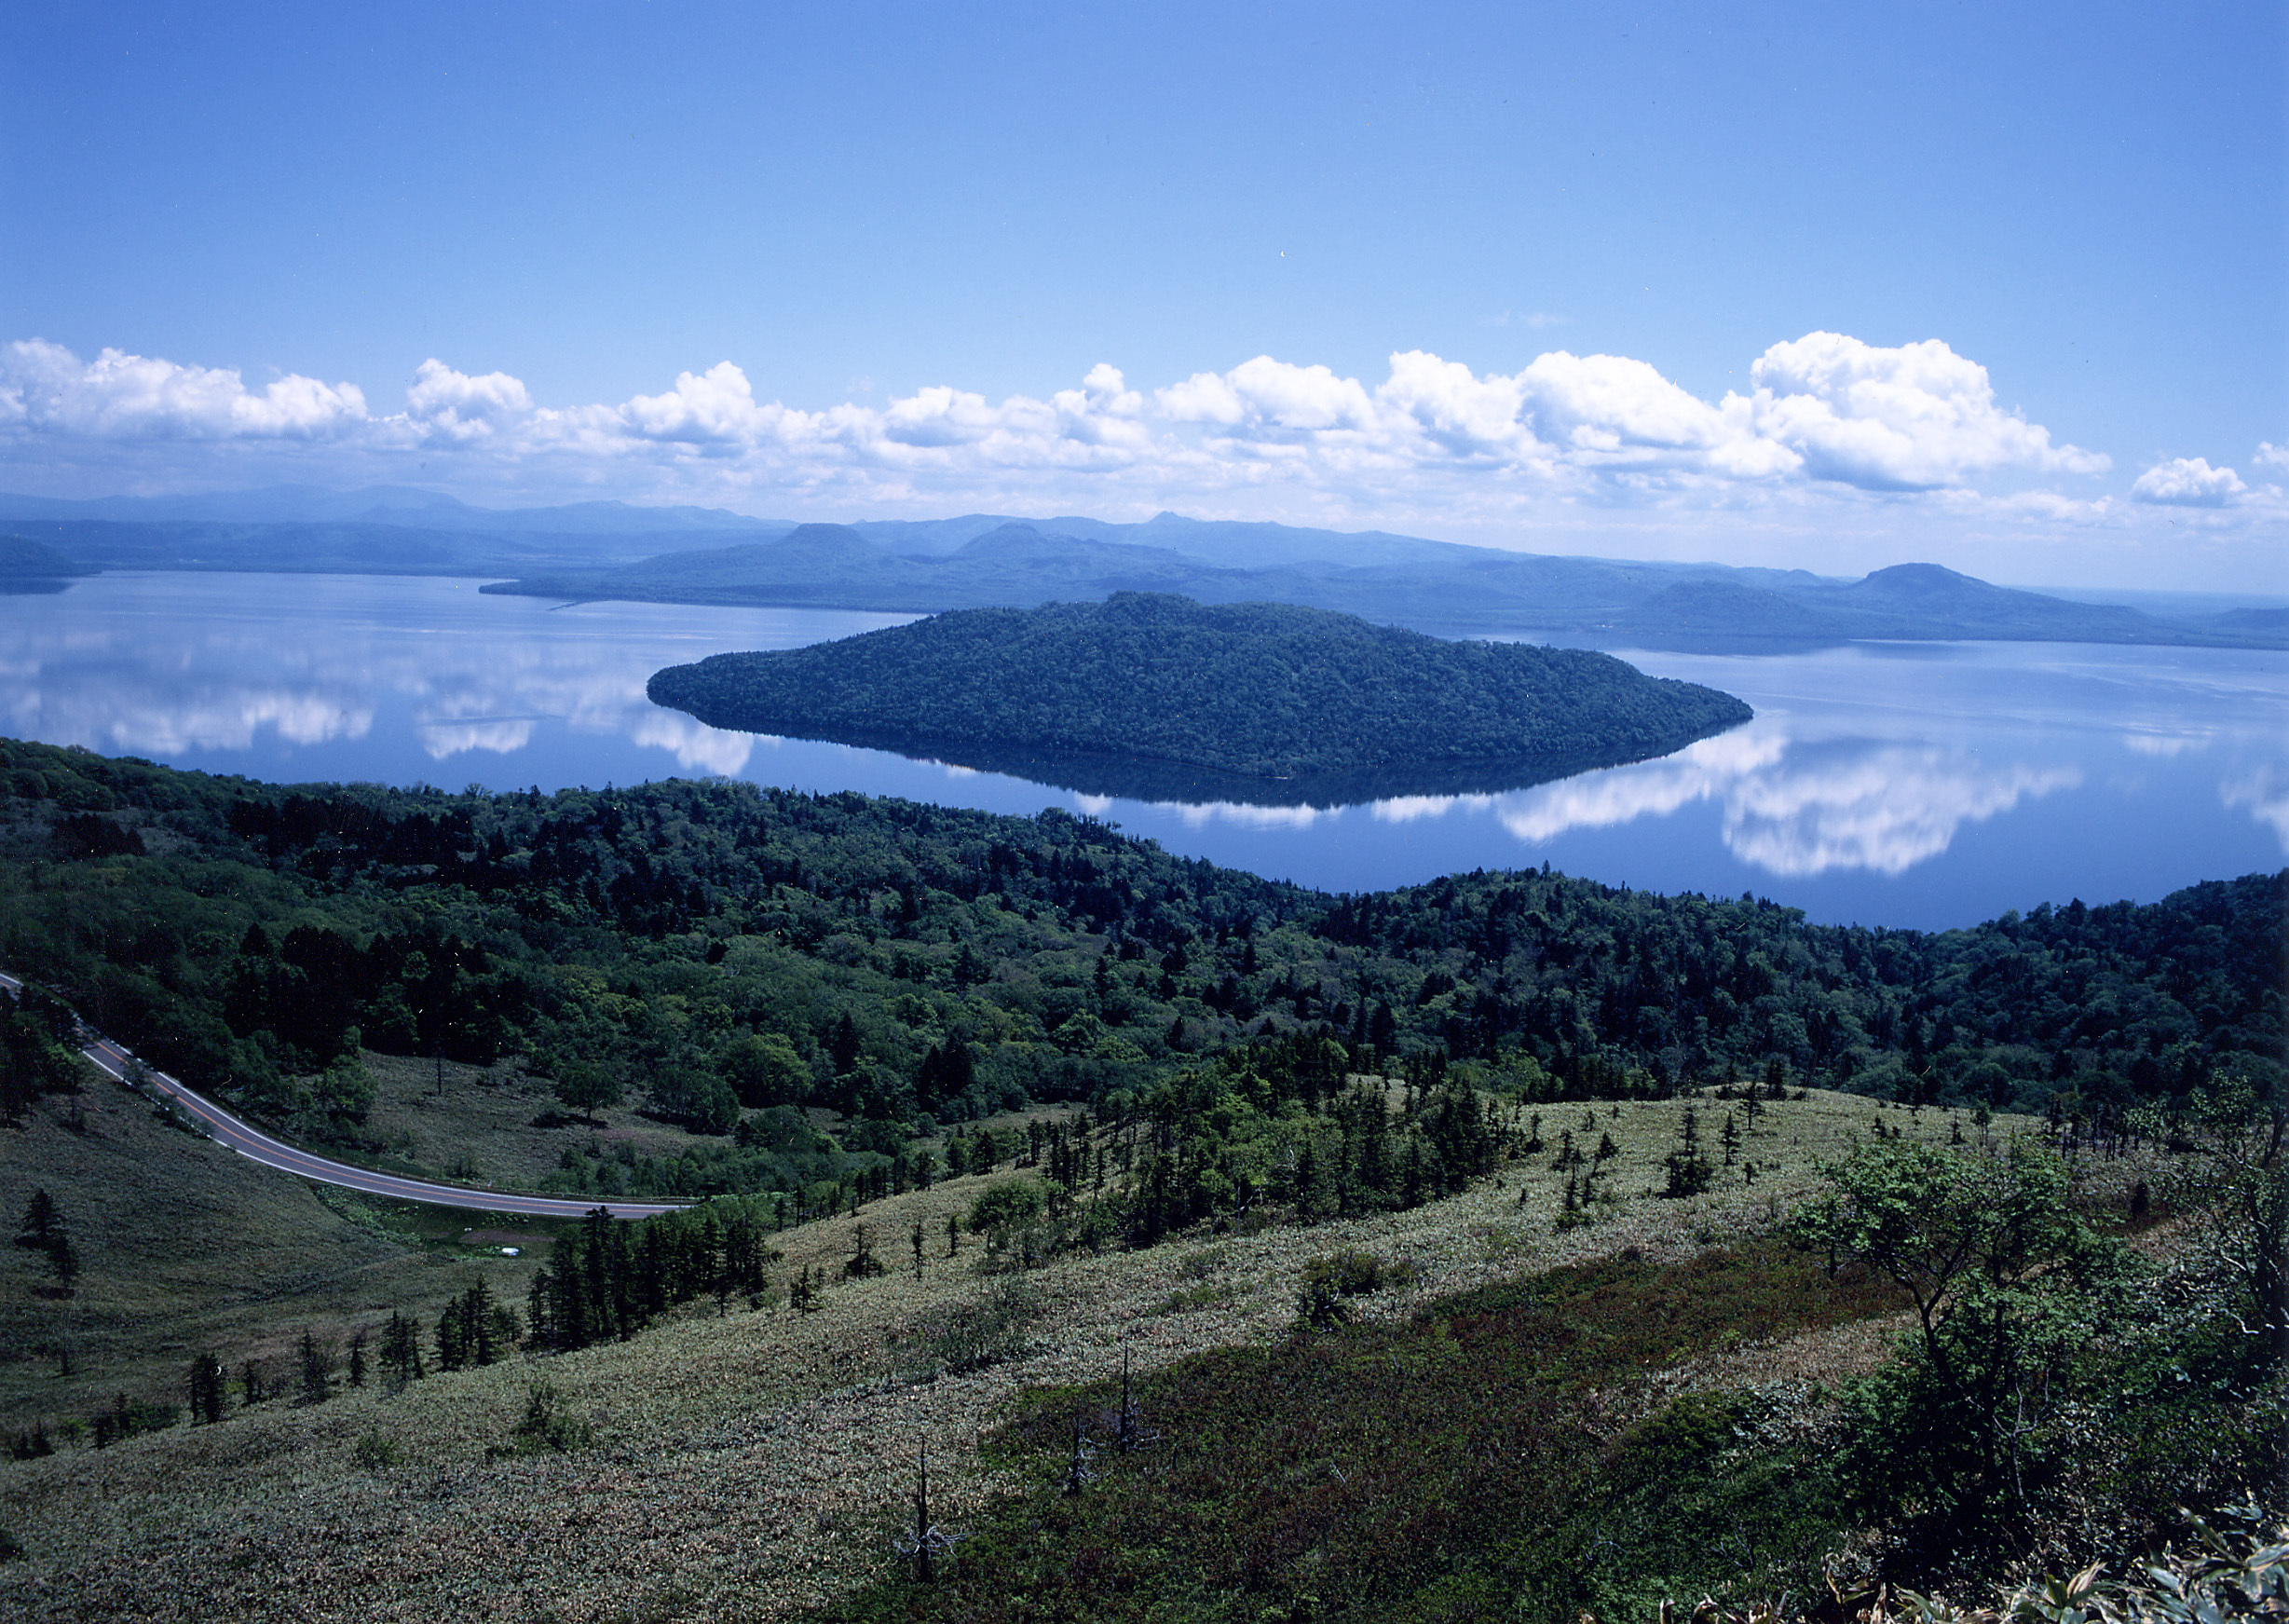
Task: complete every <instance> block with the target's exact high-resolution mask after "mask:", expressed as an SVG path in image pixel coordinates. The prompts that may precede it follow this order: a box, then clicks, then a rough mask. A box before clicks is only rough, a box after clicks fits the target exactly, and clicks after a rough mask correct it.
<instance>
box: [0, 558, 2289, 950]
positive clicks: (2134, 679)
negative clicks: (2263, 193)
mask: <svg viewBox="0 0 2289 1624" xmlns="http://www.w3.org/2000/svg"><path fill="white" fill-rule="evenodd" d="M910 618H911V617H908V616H904V615H881V614H858V613H846V612H838V611H826V610H808V609H722V608H697V607H685V606H678V605H659V604H585V605H578V606H572V607H552V606H551V605H549V604H547V603H545V602H543V601H540V600H537V599H530V598H516V597H489V596H483V595H480V594H479V593H478V591H477V583H476V582H475V581H473V580H438V579H430V578H420V577H410V578H409V577H372V576H290V575H228V574H202V573H152V574H134V573H122V574H116V575H105V576H99V577H96V578H93V579H91V580H81V581H77V582H75V583H74V584H73V585H72V586H71V587H70V588H69V589H68V590H67V591H65V592H63V593H61V594H52V595H27V596H7V597H0V731H4V732H6V733H7V734H8V735H10V736H13V737H18V738H28V739H38V740H42V741H45V742H48V743H50V744H84V745H86V746H88V747H89V749H93V750H100V751H102V752H104V753H106V754H112V755H134V756H143V757H150V758H152V759H154V760H157V761H163V762H167V763H169V764H170V765H173V766H179V767H193V768H199V769H203V770H205V771H212V772H236V773H244V774H247V775H250V776H252V777H257V778H266V779H273V780H282V781H312V780H328V779H338V780H371V781H379V782H384V783H391V784H414V783H429V784H437V785H444V786H447V787H450V788H458V787H460V786H461V785H483V786H484V787H486V788H491V789H509V788H524V787H526V786H528V785H538V786H540V787H541V788H544V789H548V788H556V787H560V786H563V785H604V784H606V783H617V784H632V783H636V782H639V781H642V780H645V779H649V778H661V777H668V776H672V775H676V774H723V775H728V776H734V777H743V778H749V779H753V780H756V782H758V783H763V784H775V785H790V786H793V787H796V788H799V789H806V790H819V791H826V790H840V789H856V790H863V791H865V792H867V793H869V794H878V795H898V796H906V797H911V798H915V799H919V800H927V801H935V802H940V803H945V804H952V805H961V806H971V807H979V808H984V809H987V810H989V811H994V812H1027V813H1030V812H1038V811H1040V810H1041V809H1042V807H1044V806H1051V805H1056V806H1063V807H1066V808H1068V809H1070V810H1071V811H1074V812H1085V813H1089V814H1091V815H1094V816H1097V817H1099V818H1103V819H1106V820H1109V821H1110V822H1113V823H1116V824H1118V825H1119V826H1121V827H1122V828H1123V829H1124V830H1125V831H1127V832H1128V833H1130V834H1134V835H1142V836H1147V837H1150V838H1151V839H1156V840H1158V841H1160V843H1161V844H1162V845H1163V846H1165V847H1167V848H1168V849H1169V850H1171V851H1175V852H1180V853H1185V854H1187V855H1192V856H1198V857H1206V858H1208V859H1211V860H1213V861H1215V862H1218V863H1223V864H1229V865H1233V866H1234V867H1243V868H1247V869H1252V870H1254V871H1256V872H1258V873H1261V874H1267V875H1273V876H1275V877H1278V878H1282V879H1288V880H1298V881H1300V882H1301V883H1304V884H1307V885H1315V886H1319V887H1323V888H1326V889H1328V890H1332V891H1363V890H1373V889H1380V888H1383V887H1385V886H1391V885H1399V884H1406V883H1410V882H1413V881H1419V880H1428V879H1432V878H1434V877H1436V876H1437V875H1439V874H1444V873H1451V872H1455V871H1460V870H1468V869H1472V868H1479V867H1484V868H1515V867H1529V866H1532V867H1539V866H1541V865H1542V864H1544V863H1547V864H1549V865H1550V866H1551V867H1554V868H1557V869H1560V870H1561V871H1564V872H1567V873H1571V874H1578V875H1584V876H1587V877H1590V878H1593V879H1598V880H1605V881H1607V882H1609V883H1612V884H1627V885H1629V886H1633V887H1637V888H1640V889H1646V890H1655V891H1663V892H1675V891H1688V890H1689V891H1700V892H1708V893H1713V894H1728V895H1729V894H1740V893H1742V892H1753V893H1755V894H1758V895H1760V896H1768V897H1771V898H1773V899H1774V900H1776V901H1778V902H1783V903H1786V904H1788V905H1790V906H1792V907H1796V908H1804V909H1805V911H1806V912H1807V913H1808V914H1809V915H1810V916H1811V917H1812V918H1814V919H1816V920H1820V921H1839V922H1843V921H1859V922H1860V923H1865V924H1887V925H1914V926H1919V927H1924V928H1943V927H1946V926H1951V925H1961V924H1969V923H1972V922H1974V921H1979V920H1982V919H1987V918H1992V917H1994V916H1996V915H1997V914H2000V913H2002V912H2004V911H2005V910H2007V909H2010V908H2019V909H2022V910H2024V909H2029V908H2034V907H2035V906H2036V905H2037V904H2038V903H2041V902H2044V901H2051V902H2057V903H2064V902H2065V901H2067V900H2068V899H2069V898H2072V897H2077V896H2078V897H2080V898H2082V899H2083V900H2084V901H2086V902H2093V903H2095V902H2111V901H2115V900H2117V899H2119V898H2124V897H2127V898H2131V899H2133V900H2137V901H2151V900H2153V899H2155V898H2157V897H2160V896H2161V895H2164V894H2167V893H2169V892H2171V891H2173V890H2175V889H2177V888H2178V887H2180V886H2184V885H2187V884H2190V883H2192V882H2193V881H2195V880H2208V879H2222V878H2227V877H2230V876H2233V875H2239V874H2245V873H2249V872H2252V871H2255V870H2271V869H2275V868H2279V867H2282V863H2283V861H2284V855H2285V854H2289V655H2283V654H2281V653H2276V652H2261V651H2243V650H2238V649H2206V648H2115V647H2103V646H2093V645H2086V644H2012V643H1943V644H1862V645H1853V646H1847V647H1844V648H1829V649H1821V650H1818V651H1815V652H1811V653H1792V654H1778V655H1759V656H1749V655H1694V654H1675V653H1645V652H1631V651H1627V650H1623V651H1621V652H1622V653H1623V657H1624V658H1626V659H1628V660H1629V661H1631V662H1633V663H1635V664H1637V665H1639V666H1641V667H1642V669H1644V670H1646V671H1649V672H1652V673H1654V674H1655V675H1658V676H1680V677H1685V678H1688V679H1690V680H1692V681H1695V682H1702V683H1707V684H1709V685H1710V687H1712V688H1720V689H1724V690H1725V691H1727V692H1729V693H1735V694H1737V695H1739V696H1740V697H1741V698H1742V699H1744V700H1746V701H1748V702H1749V703H1750V704H1751V705H1753V706H1754V707H1755V708H1756V711H1757V719H1756V720H1755V721H1753V722H1751V723H1750V724H1748V725H1747V726H1746V727H1743V728H1740V729H1738V730H1735V731H1733V732H1730V733H1727V734H1724V735H1723V736H1722V737H1719V738H1715V739H1709V740H1704V741H1703V742H1702V743H1700V744H1696V745H1693V746H1692V747H1691V748H1689V749H1686V750H1684V751H1682V752H1680V753H1678V754H1677V755H1674V756H1670V757H1664V758H1663V759H1661V760H1658V761H1650V762H1644V763H1641V764H1638V765H1635V766H1629V767H1618V768H1613V769H1609V770H1607V771H1599V772H1590V773H1585V774H1582V775H1580V776H1578V777H1574V778H1570V779H1565V780H1562V781H1560V782H1558V783H1554V784H1545V785H1538V786H1536V787H1534V788H1532V789H1523V790H1513V791H1508V792H1506V793H1503V794H1497V795H1472V796H1436V797H1408V798H1396V799H1390V800H1383V801H1376V802H1372V803H1369V804H1364V805H1356V806H1345V807H1308V806H1301V807H1260V806H1237V805H1229V804H1225V805H1205V806H1201V805H1192V806H1188V805H1171V804H1163V803H1154V802H1149V801H1137V800H1122V799H1113V798H1102V797H1095V796H1084V795H1079V794H1075V793H1072V792H1070V791H1066V790H1060V789H1055V788H1051V787H1048V786H1045V785H1039V784H1031V783H1028V782H1026V781H1024V780H1022V779H1016V778H1008V777H1001V776H997V775H994V774H990V773H981V772H973V771H965V770H963V769H960V768H954V767H947V766H944V765H941V764H937V763H933V762H924V761H913V760H908V759H906V758H905V757H899V756H894V755H889V754H886V753H883V752H880V751H873V750H861V749H854V748H851V747H848V746H844V745H838V744H816V743H810V742H805V741H800V740H780V739H770V738H758V737H755V736H751V735H748V734H743V733H729V732H723V731H719V730H715V729H713V728H708V727H703V726H702V725H701V724H699V723H698V722H695V721H694V720H692V719H691V718H690V717H689V716H685V715H683V714H681V713H680V712H673V711H663V710H661V709H660V708H658V707H656V706H654V705H653V704H651V703H649V702H648V701H647V699H646V698H645V697H644V684H645V680H646V678H647V677H648V676H650V675H651V673H652V672H654V671H656V670H658V669H659V668H660V667H661V666H663V665H671V664H677V663H681V662H687V661H691V660H696V659H699V658H701V657H702V655H706V654H712V653H718V652H723V651H726V650H729V649H740V648H792V647H796V646H797V645H800V644H804V643H811V642H816V641H819V640H822V639H824V638H830V637H841V636H848V635H852V634H853V633H856V632H861V631H867V630H871V629H873V628H875V627H878V626H887V625H894V624H897V623H899V622H901V621H905V620H907V619H910Z"/></svg>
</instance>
